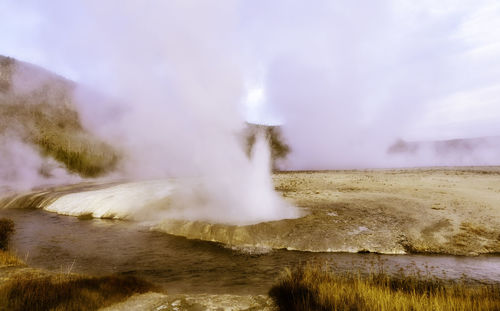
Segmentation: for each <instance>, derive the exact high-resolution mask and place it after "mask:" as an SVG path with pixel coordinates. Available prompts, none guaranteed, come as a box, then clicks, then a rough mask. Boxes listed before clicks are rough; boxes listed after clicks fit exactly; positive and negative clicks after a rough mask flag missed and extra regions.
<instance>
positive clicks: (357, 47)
mask: <svg viewBox="0 0 500 311" xmlns="http://www.w3.org/2000/svg"><path fill="white" fill-rule="evenodd" d="M499 16H500V5H499V4H498V3H497V2H495V1H487V0H484V1H445V2H441V3H434V2H430V1H424V2H419V3H418V4H416V3H414V2H413V1H389V0H387V1H377V2H372V1H349V2H336V3H332V2H330V1H317V2H315V3H314V4H311V3H309V2H306V1H273V2H268V1H219V2H217V3H199V2H195V1H168V2H162V1H149V2H139V1H106V2H105V3H103V2H101V1H84V2H83V1H82V2H71V3H70V2H67V1H55V0H54V1H45V2H44V3H43V4H42V3H39V2H36V1H25V2H19V1H12V0H8V1H3V2H2V4H0V21H1V22H0V35H1V37H2V40H1V41H0V54H3V55H7V56H12V57H16V58H18V59H20V60H25V61H29V62H32V63H35V64H37V65H41V66H43V67H46V68H48V69H50V70H52V71H54V72H56V73H58V74H61V75H63V76H65V77H67V78H69V79H72V80H74V81H76V82H77V83H78V85H79V87H78V88H77V89H76V91H75V100H76V103H77V109H78V111H79V113H80V115H81V118H82V122H83V124H84V126H85V127H86V128H87V129H89V130H90V131H92V132H93V133H95V134H96V135H98V136H100V137H101V138H102V139H104V140H105V141H108V142H113V144H114V145H116V146H118V148H119V149H121V150H124V151H125V152H124V154H125V160H124V161H122V162H120V167H119V170H120V172H122V174H123V175H124V176H128V177H131V178H140V179H143V178H160V177H164V176H199V175H210V176H226V174H220V172H233V171H245V170H251V165H250V164H249V163H250V161H249V160H248V159H247V158H246V156H245V154H244V152H243V151H242V148H241V142H240V141H239V140H238V138H237V135H235V133H237V132H238V131H241V130H242V129H243V128H244V124H245V121H250V122H258V123H264V124H271V125H281V127H282V129H283V133H284V136H285V138H286V140H287V142H288V143H289V145H290V147H291V150H292V151H291V153H290V155H289V158H288V160H287V161H286V163H284V165H283V166H282V168H283V169H289V170H294V169H335V168H370V167H400V166H420V165H497V164H499V162H500V151H499V150H500V146H498V140H497V139H493V140H491V142H488V144H487V147H480V148H477V150H476V149H474V150H472V151H471V150H469V151H467V152H468V153H467V152H466V154H464V153H463V150H462V151H457V153H456V156H455V154H454V153H452V154H451V155H447V156H446V157H444V158H443V157H441V156H440V154H439V153H435V152H434V151H432V150H431V151H425V150H424V149H425V148H424V149H422V150H423V151H422V150H421V151H419V152H417V153H412V154H404V153H400V154H394V153H390V152H388V149H389V148H390V146H391V145H393V144H394V143H396V142H397V141H398V139H403V140H404V141H408V142H415V141H424V142H425V141H441V140H447V139H463V138H466V139H467V138H478V137H479V138H481V137H495V136H499V135H500V125H499V124H500V122H499V121H500V109H499V107H500V105H499V103H498V98H500V96H499V95H500V75H498V73H499V72H500V64H499V63H498V62H497V61H496V56H497V55H498V52H500V40H499V39H498V38H497V36H496V35H495V34H497V33H498V31H500V24H499V22H498V20H500V19H499V18H498V17H499ZM22 83H25V82H21V84H22ZM88 90H92V92H89V91H88ZM247 175H248V172H244V173H242V174H240V176H247ZM235 178H237V177H235V175H234V174H231V173H229V174H228V175H227V177H224V178H220V180H219V182H220V183H221V184H228V183H231V182H232V180H234V179H235ZM241 179H242V180H244V179H245V177H241Z"/></svg>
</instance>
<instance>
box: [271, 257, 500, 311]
mask: <svg viewBox="0 0 500 311" xmlns="http://www.w3.org/2000/svg"><path fill="white" fill-rule="evenodd" d="M269 295H270V296H271V297H272V298H273V300H274V301H275V303H276V305H277V306H278V308H279V310H287V311H299V310H300V311H306V310H321V311H323V310H415V311H418V310H464V311H466V310H500V285H499V284H496V285H470V284H466V283H465V282H459V283H451V284H450V283H445V282H443V281H440V280H438V279H423V278H421V277H419V276H418V275H410V276H405V275H399V276H389V275H387V274H385V273H383V272H378V273H372V274H370V275H369V276H367V277H361V276H360V275H359V274H356V273H346V274H338V273H335V272H333V271H331V270H328V269H326V268H325V267H321V266H319V265H306V266H303V267H299V268H296V269H294V270H290V269H287V270H286V271H285V273H284V274H283V276H282V278H281V279H280V280H279V282H278V283H277V284H276V285H274V286H273V287H272V288H271V290H270V292H269Z"/></svg>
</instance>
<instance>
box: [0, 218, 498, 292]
mask: <svg viewBox="0 0 500 311" xmlns="http://www.w3.org/2000/svg"><path fill="white" fill-rule="evenodd" d="M0 217H8V218H11V219H12V220H14V222H15V223H16V233H15V235H14V236H13V240H12V249H13V250H14V251H15V252H16V253H17V254H18V256H19V257H21V258H22V259H25V260H26V261H27V263H28V264H29V265H30V266H32V267H39V268H44V269H49V270H52V271H57V272H68V271H70V272H75V273H85V274H92V275H100V274H110V273H118V274H123V275H135V276H140V277H143V278H146V279H148V280H151V281H153V282H155V283H158V284H160V285H162V286H164V287H165V289H166V290H167V291H168V292H169V293H214V294H217V293H218V294H221V293H230V294H265V293H267V291H268V290H269V288H270V287H271V285H272V284H273V283H274V282H275V280H276V278H277V277H278V276H279V274H280V272H281V271H282V270H283V268H284V267H287V266H296V265H298V264H300V263H303V262H306V261H317V262H328V264H330V265H332V266H333V267H334V269H336V270H338V271H358V270H359V271H361V272H366V271H369V270H370V269H379V268H380V267H381V265H383V267H384V269H385V270H387V271H389V272H393V273H397V271H398V270H399V269H401V268H403V269H404V270H405V271H414V270H415V269H418V270H420V271H421V272H422V273H424V274H426V273H432V274H433V275H437V276H439V277H444V278H450V279H458V278H461V277H462V276H463V275H466V276H467V278H469V279H472V280H477V281H481V282H498V281H500V256H479V257H460V256H441V255H439V256H438V255H436V256H434V255H433V256H429V255H378V254H358V253H354V254H353V253H311V252H299V251H287V250H274V251H269V252H264V253H255V252H254V253H249V252H246V251H241V250H235V249H230V248H227V247H225V246H223V245H221V244H217V243H212V242H204V241H197V240H188V239H186V238H183V237H176V236H173V235H169V234H165V233H161V232H155V231H150V230H149V229H148V227H146V226H142V225H140V223H135V222H131V221H123V220H105V219H87V220H80V219H78V218H77V217H71V216H61V215H58V214H55V213H50V212H46V211H43V210H39V209H0Z"/></svg>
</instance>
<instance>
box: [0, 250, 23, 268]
mask: <svg viewBox="0 0 500 311" xmlns="http://www.w3.org/2000/svg"><path fill="white" fill-rule="evenodd" d="M23 264H24V262H23V261H22V260H21V259H19V258H18V257H17V256H16V255H14V254H12V253H10V252H6V251H0V267H6V266H19V265H23Z"/></svg>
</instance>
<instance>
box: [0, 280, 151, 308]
mask: <svg viewBox="0 0 500 311" xmlns="http://www.w3.org/2000/svg"><path fill="white" fill-rule="evenodd" d="M155 289H156V287H155V286H154V285H152V284H151V283H149V282H146V281H144V280H141V279H138V278H136V277H133V276H114V275H113V276H104V277H83V276H75V275H56V276H38V275H32V274H21V275H17V276H14V277H13V278H12V279H10V280H9V281H7V282H6V283H5V284H4V285H3V286H2V287H0V310H12V311H17V310H19V311H21V310H36V311H42V310H61V311H62V310H67V311H72V310H75V311H76V310H78V311H84V310H97V309H99V308H102V307H106V306H109V305H111V304H114V303H117V302H120V301H123V300H124V299H126V298H127V297H129V296H131V295H133V294H135V293H145V292H148V291H154V290H155Z"/></svg>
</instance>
